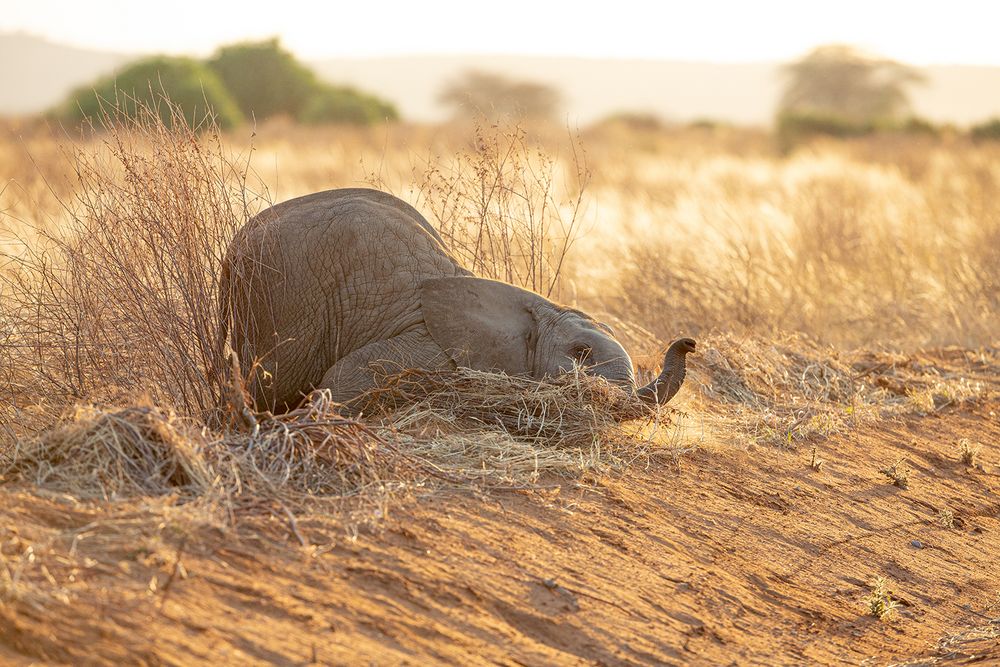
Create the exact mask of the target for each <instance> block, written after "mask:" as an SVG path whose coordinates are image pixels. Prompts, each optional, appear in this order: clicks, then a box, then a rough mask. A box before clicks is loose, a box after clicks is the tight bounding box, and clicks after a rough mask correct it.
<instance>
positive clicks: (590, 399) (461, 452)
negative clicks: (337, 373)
mask: <svg viewBox="0 0 1000 667" xmlns="http://www.w3.org/2000/svg"><path fill="white" fill-rule="evenodd" d="M364 411H365V412H366V413H367V414H368V416H369V418H375V419H378V420H379V421H380V422H381V423H382V424H383V426H385V427H387V428H390V429H391V431H392V433H393V437H394V439H396V440H399V441H400V442H401V443H402V444H401V445H400V446H401V447H403V448H405V449H406V451H408V452H411V453H412V454H413V455H414V456H416V457H417V458H419V459H422V460H426V461H428V462H431V463H432V464H433V465H435V466H437V467H439V468H441V469H443V470H446V471H448V472H449V473H450V474H452V475H454V476H457V477H458V478H460V479H477V480H481V481H485V482H489V483H504V484H507V483H523V482H525V481H533V480H536V479H537V478H538V477H539V476H540V475H542V474H545V473H567V472H569V473H573V474H578V473H580V472H583V471H587V470H595V469H596V470H601V469H608V468H615V467H618V468H620V467H622V466H623V464H624V463H625V462H626V461H628V460H631V459H634V458H637V457H639V456H641V455H642V454H643V452H644V451H645V450H646V449H648V448H649V447H650V446H655V442H656V434H657V431H658V430H661V429H665V427H667V426H668V425H669V423H670V422H669V419H668V418H667V417H668V413H667V412H666V410H665V409H663V408H651V407H650V406H648V405H647V404H645V403H643V402H642V401H640V400H639V399H638V398H637V397H635V396H633V395H631V394H628V393H626V392H624V391H622V390H621V389H620V388H618V387H615V386H613V385H611V384H609V383H608V382H607V381H605V380H604V379H603V378H595V377H591V376H587V375H585V374H584V373H582V372H581V371H580V370H579V369H577V370H576V371H575V372H574V373H571V374H568V375H565V376H562V377H559V378H556V379H554V380H551V381H545V382H537V381H534V380H531V379H528V378H521V377H511V376H508V375H503V374H496V373H483V372H480V371H475V370H471V369H458V370H456V371H417V370H411V371H405V372H403V373H399V374H395V375H391V376H389V377H387V378H385V380H384V381H383V382H381V383H380V386H379V388H378V389H375V390H373V391H372V392H370V393H369V395H368V396H367V397H366V405H365V408H364Z"/></svg>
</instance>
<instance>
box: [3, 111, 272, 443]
mask: <svg viewBox="0 0 1000 667" xmlns="http://www.w3.org/2000/svg"><path fill="white" fill-rule="evenodd" d="M140 111H141V115H140V116H139V118H138V119H136V120H131V119H128V118H125V117H123V116H122V115H121V114H120V113H119V111H118V110H117V109H113V108H112V109H108V110H107V112H106V114H105V115H104V117H103V125H104V127H103V131H102V132H100V133H99V134H96V136H95V137H94V138H93V139H91V140H89V141H88V142H84V143H78V144H75V145H69V146H68V147H66V148H65V149H64V150H65V152H64V156H63V160H64V165H65V167H66V168H69V169H71V170H72V173H73V181H74V189H73V194H72V195H71V196H68V197H61V196H60V195H59V193H58V192H53V193H52V195H53V196H54V197H58V198H59V203H60V205H61V206H62V207H63V212H62V215H61V216H60V217H59V218H58V219H55V220H45V219H42V220H32V221H24V220H14V221H12V222H14V223H18V224H7V225H5V227H7V231H6V234H7V237H8V238H7V243H6V247H7V248H9V250H7V251H5V252H2V254H0V295H2V301H3V303H2V306H0V308H2V318H3V319H2V322H3V327H2V329H0V331H2V332H3V333H2V335H0V336H2V337H0V340H4V346H3V348H2V354H3V361H4V362H5V364H6V367H7V368H9V369H11V370H10V372H9V377H7V378H5V380H7V382H5V383H4V384H3V386H2V387H0V392H2V393H0V396H2V399H0V400H2V401H3V402H4V403H6V404H7V405H9V406H11V407H10V408H9V410H8V413H7V414H5V415H3V421H4V422H5V423H6V428H7V430H13V431H21V430H24V429H25V428H31V427H32V426H33V427H35V428H37V426H38V425H39V424H44V422H45V421H51V420H52V419H53V418H55V417H56V416H58V415H59V414H61V413H62V412H64V411H65V410H67V409H68V408H69V407H71V406H72V405H74V404H76V403H80V402H91V401H97V402H102V403H112V402H114V403H122V402H128V401H130V400H135V399H136V398H137V397H138V396H140V395H149V396H151V397H152V398H153V400H154V401H155V402H157V403H163V404H167V405H170V406H172V407H175V408H177V409H179V410H181V411H183V412H184V413H185V414H188V415H192V416H195V415H196V416H200V417H202V418H205V417H208V416H210V414H211V413H212V412H213V411H214V410H215V409H216V408H217V406H218V405H219V402H220V397H221V395H222V392H223V390H224V388H225V387H226V386H227V382H228V380H227V378H226V376H225V374H224V373H221V372H220V371H219V369H218V364H217V363H215V359H216V357H217V355H218V349H219V347H220V342H219V340H218V331H219V319H220V318H219V313H218V310H217V307H216V303H217V292H218V275H219V264H220V260H221V257H222V253H224V252H225V249H226V246H227V245H228V243H229V240H230V239H231V238H232V237H233V235H234V233H235V231H236V229H238V228H239V227H240V226H241V225H242V224H243V223H244V222H245V221H246V220H247V218H248V217H249V216H250V215H251V214H252V213H253V212H254V210H255V209H256V207H257V206H258V205H259V204H260V197H261V196H262V195H261V194H256V193H262V192H263V188H261V189H258V190H254V187H253V186H252V185H251V184H250V183H249V182H248V179H249V178H250V175H249V174H250V172H249V166H248V162H247V159H248V155H247V154H244V155H242V156H241V155H234V154H233V153H232V152H231V151H230V150H229V149H228V148H226V147H225V146H223V144H222V138H221V137H220V136H219V135H218V133H217V132H214V130H213V128H212V127H206V128H202V130H203V131H201V132H196V131H195V130H193V129H191V128H188V127H187V126H186V125H184V124H183V121H182V116H180V115H179V112H178V115H177V116H176V117H175V121H174V123H172V124H170V125H166V124H164V123H163V122H162V121H161V120H160V119H159V117H158V116H157V115H156V113H155V110H153V109H140ZM23 420H28V421H30V422H32V423H31V424H22V423H21V422H22V421H23Z"/></svg>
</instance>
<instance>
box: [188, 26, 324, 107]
mask: <svg viewBox="0 0 1000 667" xmlns="http://www.w3.org/2000/svg"><path fill="white" fill-rule="evenodd" d="M207 64H208V66H209V67H210V68H211V69H212V71H214V72H215V73H216V74H218V75H219V78H220V79H221V80H222V82H223V83H224V84H225V85H226V88H228V89H229V92H230V93H231V94H232V96H233V97H234V98H235V100H236V103H237V104H238V105H239V107H240V110H241V111H242V112H243V113H244V115H246V116H247V117H248V118H250V117H252V118H256V119H257V120H263V119H265V118H270V117H271V116H276V115H279V114H288V115H289V116H298V115H299V114H300V113H301V112H302V109H303V108H304V107H305V105H306V102H307V101H308V100H309V98H310V97H311V96H312V95H313V94H314V93H315V92H316V89H317V87H318V85H319V84H318V83H317V80H316V75H315V74H314V73H313V71H312V70H310V69H309V68H308V67H306V66H305V65H303V64H302V63H300V62H298V61H297V60H296V59H295V56H293V55H292V54H291V53H289V52H288V51H286V50H285V49H283V48H282V47H281V44H280V43H279V41H278V39H277V38H274V39H268V40H265V41H262V42H240V43H238V44H232V45H230V46H224V47H222V48H220V49H219V50H218V51H217V52H216V53H215V55H214V56H212V57H211V58H210V59H209V60H208V63H207Z"/></svg>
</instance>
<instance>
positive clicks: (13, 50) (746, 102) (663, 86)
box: [0, 33, 1000, 124]
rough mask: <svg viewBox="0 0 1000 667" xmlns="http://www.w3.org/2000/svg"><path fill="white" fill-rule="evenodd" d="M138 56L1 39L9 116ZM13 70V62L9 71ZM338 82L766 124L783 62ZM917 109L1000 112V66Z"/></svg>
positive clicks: (925, 94) (522, 67)
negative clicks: (518, 93)
mask: <svg viewBox="0 0 1000 667" xmlns="http://www.w3.org/2000/svg"><path fill="white" fill-rule="evenodd" d="M133 57H134V56H129V55H126V54H118V53H105V52H99V51H88V50H85V49H77V48H73V47H67V46H63V45H59V44H53V43H50V42H48V41H46V40H44V39H42V38H39V37H33V36H29V35H25V34H22V33H13V34H12V33H7V34H0V62H3V63H4V64H5V66H4V67H2V68H0V114H6V115H10V114H28V113H34V112H37V111H41V110H43V109H45V108H47V107H49V106H51V105H53V104H55V103H57V102H58V101H59V100H60V99H61V98H62V97H63V96H64V95H65V94H66V93H67V92H68V91H69V90H70V89H71V88H72V87H74V86H78V85H82V84H86V83H87V82H89V81H92V80H94V79H95V78H96V77H98V76H100V75H102V74H107V73H109V72H111V71H113V70H114V69H115V68H116V67H118V66H120V65H122V64H123V63H125V62H127V61H129V60H130V59H132V58H133ZM8 64H13V66H8ZM307 64H309V65H310V66H312V67H314V68H315V69H316V71H317V72H318V73H319V75H320V76H321V77H322V78H324V79H327V80H329V81H331V82H335V83H340V84H350V85H354V86H358V87H360V88H363V89H364V90H368V91H371V92H372V93H375V94H377V95H380V96H382V97H385V98H387V99H389V100H390V101H393V102H395V103H396V104H397V106H398V108H399V110H400V112H401V115H402V116H403V118H405V119H409V120H414V121H440V120H444V119H445V118H446V117H447V113H448V112H447V110H446V108H445V107H443V106H441V105H439V104H438V103H437V96H438V93H439V91H440V90H441V88H442V86H444V85H445V84H446V83H447V82H448V81H450V80H452V79H453V78H455V77H457V76H458V75H459V74H461V73H462V72H464V71H467V70H470V69H476V70H483V71H488V72H497V73H501V74H504V75H507V76H509V77H512V78H520V79H525V80H531V81H537V82H540V83H547V84H551V85H553V86H555V87H556V88H558V89H559V90H560V91H561V92H562V94H563V110H562V111H563V113H564V114H565V115H566V117H567V118H568V119H569V120H570V122H574V123H581V124H586V123H590V122H592V121H594V120H597V119H599V118H601V117H602V116H606V115H608V114H611V113H615V112H619V111H644V112H652V113H655V114H658V115H660V116H662V117H664V118H666V119H672V120H679V121H686V120H692V119H697V118H713V119H718V120H725V121H729V122H733V123H738V124H766V123H769V122H770V121H771V119H772V117H773V114H774V109H775V106H776V103H777V100H778V95H779V92H780V89H781V84H782V77H781V65H780V64H778V63H749V64H735V63H697V62H669V61H653V60H594V59H587V58H553V57H531V56H489V55H474V56H435V55H417V56H408V57H388V58H365V59H337V60H323V61H318V62H310V63H307ZM919 69H920V71H921V72H922V73H923V74H924V75H925V76H926V77H927V84H926V85H924V86H918V87H914V88H913V91H912V100H913V107H914V110H915V112H916V113H917V114H918V115H921V116H924V117H927V118H928V119H930V120H932V121H935V122H952V123H959V124H968V123H973V122H977V121H981V120H984V119H986V118H988V117H991V116H995V115H1000V68H998V67H976V66H965V65H935V66H930V67H924V68H919Z"/></svg>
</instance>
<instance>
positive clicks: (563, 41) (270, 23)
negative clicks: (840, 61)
mask: <svg viewBox="0 0 1000 667" xmlns="http://www.w3.org/2000/svg"><path fill="white" fill-rule="evenodd" d="M997 25H1000V3H992V2H984V1H982V0H979V1H976V0H954V1H951V2H928V3H914V2H901V1H898V0H885V1H873V0H843V1H840V2H795V1H794V0H792V1H786V0H762V1H759V2H744V1H728V2H727V1H723V0H709V1H703V2H690V1H686V2H650V1H648V0H646V1H640V0H621V1H619V2H610V3H609V2H593V1H589V0H584V1H581V2H575V3H566V2H544V1H543V2H539V1H538V0H508V1H506V2H503V3H485V2H468V1H467V0H466V1H454V0H427V1H424V2H410V1H401V0H383V1H382V2H378V3H371V2H340V1H328V2H311V1H308V0H285V1H283V2H272V1H267V2H264V1H262V0H244V1H241V2H211V1H205V0H197V1H196V0H175V1H174V2H170V3H149V2H134V1H128V0H90V1H89V2H85V3H68V2H64V1H63V0H32V1H31V2H24V1H22V0H2V1H0V31H18V30H20V31H26V32H29V33H33V34H37V35H42V36H45V37H48V38H50V39H52V40H55V41H59V42H65V43H69V44H73V45H77V46H84V47H88V48H98V49H102V50H113V51H119V52H128V53H145V52H154V51H156V52H168V53H190V54H194V55H205V54H207V53H209V52H211V51H212V50H213V49H214V48H215V47H216V46H218V45H219V44H223V43H227V42H232V41H235V40H240V39H250V38H262V37H269V36H274V35H277V36H279V37H281V39H282V40H283V42H284V43H285V45H286V46H287V47H288V48H289V49H290V50H292V51H294V52H295V53H297V54H298V55H299V56H301V57H304V58H313V59H315V58H327V57H372V56H385V55H399V54H409V53H422V54H427V53H441V54H456V53H498V54H499V53H511V54H529V55H559V56H582V57H592V58H642V59H668V60H689V61H690V60H696V61H714V62H750V61H781V60H788V59H791V58H794V57H797V56H799V55H801V54H802V53H804V52H806V51H808V50H809V49H810V48H812V47H813V46H816V45H818V44H825V43H833V42H838V43H849V44H853V45H856V46H860V47H862V48H865V49H867V50H869V51H872V52H875V53H879V54H883V55H886V56H889V57H892V58H895V59H897V60H901V61H905V62H911V63H915V64H931V63H938V64H959V63H961V64H993V65H1000V40H997V39H996V38H995V29H996V26H997Z"/></svg>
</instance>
